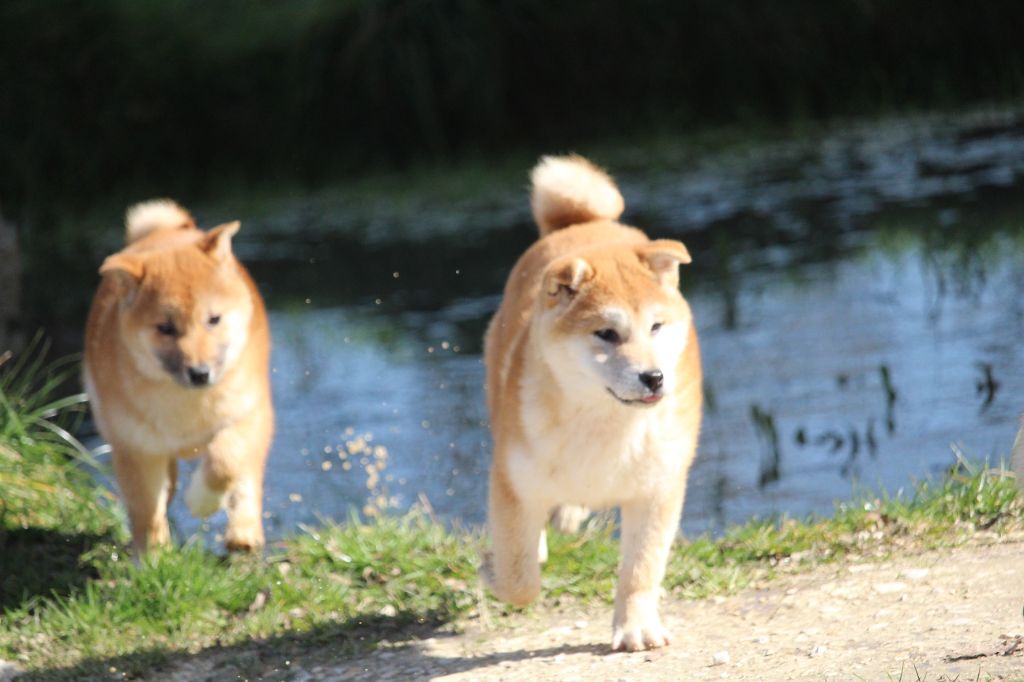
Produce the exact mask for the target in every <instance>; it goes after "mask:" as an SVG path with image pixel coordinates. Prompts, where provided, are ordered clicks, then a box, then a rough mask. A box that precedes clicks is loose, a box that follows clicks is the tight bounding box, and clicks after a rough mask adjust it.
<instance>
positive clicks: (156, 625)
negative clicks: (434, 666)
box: [0, 354, 1024, 679]
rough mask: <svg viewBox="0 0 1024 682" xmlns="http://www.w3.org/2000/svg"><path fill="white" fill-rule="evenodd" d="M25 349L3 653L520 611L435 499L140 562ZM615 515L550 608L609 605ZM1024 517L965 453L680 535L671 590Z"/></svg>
mask: <svg viewBox="0 0 1024 682" xmlns="http://www.w3.org/2000/svg"><path fill="white" fill-rule="evenodd" d="M22 357H23V358H29V359H22V360H19V361H18V363H20V364H17V363H14V361H12V360H8V361H7V363H6V364H5V365H4V366H3V367H0V406H2V412H0V500H3V503H2V504H3V509H4V511H3V515H2V521H3V525H2V531H0V532H2V535H0V557H3V558H2V559H0V561H2V562H3V572H2V573H0V579H2V580H3V584H4V592H3V603H2V615H0V659H6V660H13V661H15V662H17V663H18V664H19V665H20V666H22V667H24V668H26V669H28V670H29V671H30V672H32V673H34V674H38V675H40V676H43V677H47V678H65V679H81V678H83V677H90V676H111V675H114V674H116V675H119V676H120V675H124V676H127V677H129V678H130V677H132V676H135V675H137V674H141V673H142V672H145V671H152V670H153V669H154V668H158V667H159V666H160V665H161V664H162V663H165V662H167V661H169V660H170V659H172V658H174V657H176V656H180V655H183V654H186V653H198V652H210V651H213V650H216V651H218V652H233V655H236V656H239V657H242V658H244V655H245V654H244V652H245V651H247V650H249V649H256V648H258V649H259V651H260V652H266V651H270V652H272V653H271V654H270V655H278V656H279V658H285V657H286V655H287V653H286V652H288V651H294V650H295V649H296V648H299V649H301V650H302V651H306V652H309V651H315V650H316V649H318V648H322V647H326V649H329V650H330V652H331V655H332V656H338V655H341V654H343V653H345V652H349V653H356V652H359V651H365V650H366V649H367V648H368V647H372V646H374V645H375V644H376V643H378V642H380V641H381V640H385V639H394V638H398V637H401V636H402V635H401V632H402V631H403V629H407V628H410V627H411V628H425V629H428V630H430V629H434V628H436V627H437V626H439V625H441V624H443V623H450V622H457V621H458V620H459V619H460V618H466V617H470V616H473V615H475V614H480V613H484V612H487V613H496V612H500V611H501V609H502V608H503V607H502V606H500V605H498V604H497V603H495V602H493V601H492V600H491V599H490V598H489V597H486V596H485V595H484V593H483V592H482V590H481V588H480V587H479V582H478V581H477V579H476V563H477V557H478V556H479V552H480V550H481V548H482V547H483V538H482V537H481V535H480V534H479V533H477V532H470V531H465V530H461V529H454V530H452V529H448V528H446V527H444V526H443V525H441V524H439V523H438V522H436V521H434V520H432V519H431V518H430V517H429V515H428V514H427V513H425V512H423V511H413V512H410V513H408V514H406V515H403V516H383V517H379V518H376V519H373V520H371V521H368V522H362V521H359V520H357V519H355V518H353V519H350V520H349V521H348V522H346V523H343V524H333V523H328V524H325V525H324V526H323V527H318V528H304V529H302V531H301V532H299V533H297V534H294V535H292V536H289V537H287V538H285V539H283V540H281V541H279V542H277V543H275V544H273V545H272V546H271V547H269V548H268V550H267V552H266V554H265V556H263V557H249V556H233V557H227V558H224V557H219V556H217V555H214V554H212V553H210V552H209V551H207V550H205V549H203V548H202V547H200V546H198V545H197V544H195V543H192V544H187V545H186V546H185V547H181V548H178V549H176V550H170V551H164V552H160V553H157V554H154V555H151V556H149V557H147V558H146V559H145V560H144V561H142V562H141V563H140V564H138V565H136V564H135V563H134V562H132V561H131V560H130V559H129V558H128V557H126V555H125V551H124V540H125V536H124V531H123V523H122V520H121V518H120V516H119V515H118V511H117V507H116V506H114V505H112V504H111V503H110V502H111V500H110V498H109V495H108V494H107V493H105V492H103V491H102V489H101V488H99V487H98V486H97V485H96V484H95V483H94V482H93V481H92V479H91V478H90V477H89V476H88V474H87V473H86V472H85V471H84V470H83V468H82V466H81V462H82V459H83V458H84V457H85V456H86V454H87V453H85V452H83V449H82V448H81V447H80V446H79V445H77V443H76V441H74V439H73V438H72V437H70V436H69V435H68V434H67V433H66V432H65V431H64V430H63V429H64V428H65V427H67V426H72V425H73V420H74V418H75V410H77V409H79V408H80V406H81V397H80V396H75V397H72V398H67V399H64V400H59V401H54V400H51V399H50V398H48V395H50V394H51V392H52V391H53V390H54V389H55V388H56V386H57V385H58V384H59V382H60V381H61V379H62V375H61V373H60V371H57V372H54V371H51V370H48V369H46V368H44V367H43V366H42V365H41V363H40V362H39V360H38V357H39V355H38V354H26V355H25V356H22ZM32 358H35V359H32ZM609 518H610V517H607V516H605V517H599V518H597V519H596V520H595V521H593V522H591V523H590V524H589V525H588V527H587V528H586V529H585V530H584V532H583V533H582V534H580V535H576V536H566V535H558V534H555V535H553V536H552V537H551V546H550V560H549V562H548V564H547V565H546V566H545V568H544V585H545V590H544V599H543V602H542V605H541V606H540V607H537V608H540V609H545V608H552V607H557V605H559V604H561V603H564V602H569V603H573V604H577V603H586V602H593V601H600V602H607V601H610V599H611V595H612V590H613V586H614V582H615V573H616V565H617V562H618V548H617V542H616V540H615V538H614V531H613V524H612V523H610V521H609ZM1022 521H1024V510H1022V501H1021V499H1020V498H1019V497H1018V495H1017V491H1016V487H1015V484H1014V481H1013V480H1012V477H1011V476H1010V475H1008V474H1006V473H1005V472H1004V471H1002V470H993V469H982V468H978V469H971V468H970V467H968V466H967V465H961V466H960V467H959V468H958V469H957V470H956V471H952V472H950V473H949V474H948V475H947V476H946V477H944V478H943V479H941V480H938V481H927V482H923V483H921V484H920V485H919V486H917V488H916V490H915V491H914V492H913V493H912V494H910V495H900V496H895V497H890V498H884V499H871V500H865V501H862V502H860V503H858V504H855V505H849V506H840V507H838V508H837V509H836V512H835V514H834V515H833V516H832V517H830V518H809V519H806V520H803V521H795V520H789V519H773V520H758V521H751V522H749V523H747V524H745V525H743V526H740V527H736V528H733V529H732V530H731V531H729V532H728V533H727V534H726V535H725V536H724V537H721V538H709V537H700V538H696V539H692V540H690V541H685V542H680V543H679V544H678V545H677V547H676V549H675V551H674V552H673V554H672V557H671V560H670V563H669V567H668V575H667V578H666V581H665V587H666V588H667V589H668V590H670V591H671V592H672V593H673V595H675V596H676V598H687V599H692V598H700V597H705V596H708V595H715V594H724V593H729V592H732V591H735V590H737V589H740V588H742V587H744V586H746V585H750V584H752V583H759V582H762V581H764V580H769V579H771V578H772V577H773V576H774V575H775V574H777V573H779V572H783V571H791V570H799V569H800V568H802V567H805V566H812V565H816V564H819V563H822V562H826V561H835V560H840V559H857V560H865V559H871V558H878V557H885V556H888V555H889V554H892V553H896V552H909V551H921V550H924V549H928V548H934V547H943V546H951V545H957V544H962V543H965V542H970V541H971V540H972V539H975V538H977V537H978V536H979V534H980V533H988V534H1004V533H1009V532H1015V531H1018V530H1020V529H1021V527H1022V525H1024V524H1022ZM26 534H27V535H26ZM40 562H43V563H40ZM406 636H408V635H406ZM328 645H329V646H328ZM326 649H325V650H326ZM261 655H264V654H262V653H261Z"/></svg>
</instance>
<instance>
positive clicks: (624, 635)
mask: <svg viewBox="0 0 1024 682" xmlns="http://www.w3.org/2000/svg"><path fill="white" fill-rule="evenodd" d="M669 644H671V638H670V637H669V634H668V630H666V629H665V628H664V627H663V626H662V624H661V620H660V619H659V618H658V617H657V616H654V617H653V618H648V619H647V621H646V622H628V621H627V622H626V623H623V624H621V625H620V624H616V625H615V626H614V627H613V628H612V651H643V650H644V649H657V648H658V647H663V646H668V645H669Z"/></svg>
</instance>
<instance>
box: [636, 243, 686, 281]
mask: <svg viewBox="0 0 1024 682" xmlns="http://www.w3.org/2000/svg"><path fill="white" fill-rule="evenodd" d="M637 255H638V256H639V257H640V260H641V261H643V262H644V263H646V264H647V267H648V268H650V269H651V272H653V273H654V276H655V277H657V278H658V282H660V283H661V284H662V286H666V287H669V288H672V289H678V288H679V266H680V264H686V263H690V262H691V261H692V259H691V258H690V252H689V251H687V250H686V247H685V246H683V243H682V242H677V241H676V240H674V239H656V240H654V241H652V242H648V243H646V244H644V245H643V246H640V247H639V248H637Z"/></svg>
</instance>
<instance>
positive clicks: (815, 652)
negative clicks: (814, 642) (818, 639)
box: [810, 644, 828, 658]
mask: <svg viewBox="0 0 1024 682" xmlns="http://www.w3.org/2000/svg"><path fill="white" fill-rule="evenodd" d="M826 653H828V647H827V646H825V645H824V644H819V645H818V646H816V647H814V648H813V649H811V654H810V655H811V658H817V657H818V656H824V655H825V654H826Z"/></svg>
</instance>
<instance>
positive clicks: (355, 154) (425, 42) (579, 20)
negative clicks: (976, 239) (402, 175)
mask: <svg viewBox="0 0 1024 682" xmlns="http://www.w3.org/2000/svg"><path fill="white" fill-rule="evenodd" d="M1022 29H1024V3H1020V2H1016V1H1014V0H987V1H986V2H978V3H972V2H963V1H962V0H829V1H827V2H823V1H821V0H730V1H728V2H723V1H721V0H633V1H631V2H615V1H613V0H587V1H580V2H550V1H549V0H504V1H502V0H497V1H495V0H487V1H484V0H433V1H432V0H343V1H339V2H314V1H307V2H267V1H254V0H220V1H218V2H205V1H202V0H179V1H165V0H67V1H64V2H39V1H38V0H8V1H7V2H4V3H3V4H0V84H2V98H0V159H3V170H2V174H0V183H2V184H0V202H2V208H3V211H4V212H5V214H7V215H8V216H9V217H11V218H14V219H15V220H16V221H18V222H22V220H23V219H26V218H27V219H29V222H30V223H31V222H33V221H32V218H33V217H34V216H39V217H40V218H41V217H43V216H45V214H46V212H47V211H48V210H52V208H53V206H54V205H58V204H59V205H61V206H74V205H80V204H83V203H87V202H89V201H90V199H91V197H93V196H94V195H95V194H96V193H99V192H111V191H119V192H125V193H130V194H131V195H132V196H133V197H134V196H137V195H138V194H140V193H142V194H144V193H146V192H149V191H154V190H156V191H159V192H161V193H164V194H190V195H194V194H196V193H202V192H203V191H209V190H210V188H211V187H215V186H219V185H223V183H224V182H225V181H226V179H230V180H232V181H234V180H238V181H242V182H259V183H268V182H273V181H275V180H279V179H288V180H299V181H303V182H310V183H313V182H317V181H323V180H324V179H326V178H329V177H336V176H338V175H343V174H351V173H362V172H365V171H367V170H368V169H377V168H401V167H403V166H405V165H407V164H410V163H412V162H415V161H418V160H429V161H445V162H447V161H451V160H457V159H459V158H460V157H463V156H465V155H467V154H483V153H488V154H489V153H494V152H501V151H503V150H507V149H510V148H513V147H523V146H526V147H536V148H537V149H547V148H550V147H552V146H554V147H558V148H566V147H569V146H572V144H573V143H577V142H579V141H581V140H584V139H593V138H595V137H601V136H608V135H616V136H618V135H623V134H629V133H637V132H643V131H649V130H652V129H658V130H662V131H665V130H667V131H691V130H694V129H695V128H699V127H702V126H709V125H720V124H723V123H741V124H742V123H747V122H765V121H767V122H787V121H792V120H794V119H803V118H821V117H830V116H835V115H837V114H839V115H842V114H852V113H865V112H877V111H884V110H891V109H900V108H907V107H914V108H924V107H936V106H939V107H947V106H954V105H957V104H961V103H964V102H969V101H973V100H976V99H979V98H1007V97H1014V96H1017V95H1019V94H1020V93H1021V91H1022V86H1024V39H1022V33H1021V31H1022ZM42 225H43V223H42V222H40V223H38V225H37V226H39V227H41V226H42Z"/></svg>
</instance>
